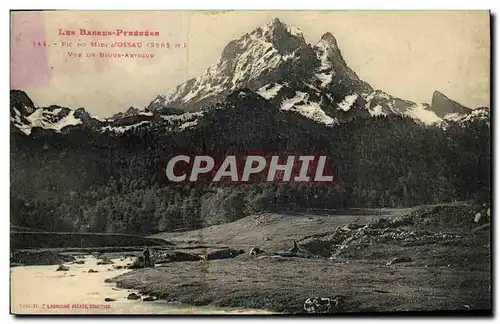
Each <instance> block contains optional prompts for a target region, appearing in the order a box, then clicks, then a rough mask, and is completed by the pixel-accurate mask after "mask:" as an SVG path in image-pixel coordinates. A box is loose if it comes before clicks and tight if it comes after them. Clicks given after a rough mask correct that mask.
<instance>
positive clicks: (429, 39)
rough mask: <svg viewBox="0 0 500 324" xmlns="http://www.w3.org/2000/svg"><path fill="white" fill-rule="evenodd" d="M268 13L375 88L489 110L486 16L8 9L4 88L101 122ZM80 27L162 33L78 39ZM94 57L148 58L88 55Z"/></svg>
mask: <svg viewBox="0 0 500 324" xmlns="http://www.w3.org/2000/svg"><path fill="white" fill-rule="evenodd" d="M275 17H278V18H279V19H280V20H281V21H282V22H284V23H286V24H288V25H292V26H296V27H298V28H299V29H300V30H301V31H302V33H303V35H304V38H305V39H306V41H307V42H308V43H310V44H312V45H314V44H315V43H317V42H318V41H319V39H320V38H321V36H322V35H323V34H324V33H326V32H331V33H332V34H333V35H334V36H335V38H336V39H337V43H338V45H339V48H340V50H341V52H342V54H343V56H344V59H345V61H346V62H347V64H348V65H349V66H350V67H351V68H352V69H353V70H354V71H355V72H356V73H357V74H358V76H359V77H360V78H361V79H363V80H365V81H367V82H368V83H370V84H371V85H372V87H373V88H375V89H380V90H383V91H385V92H387V93H389V94H391V95H393V96H397V97H400V98H402V99H406V100H412V101H415V102H430V101H431V98H432V94H433V92H434V91H435V90H439V91H441V92H442V93H444V94H445V95H447V96H448V97H450V98H451V99H453V100H455V101H458V102H459V103H461V104H463V105H465V106H468V107H471V108H475V107H478V106H489V105H490V30H489V12H488V11H406V12H402V11H190V12H187V11H52V12H50V11H46V12H13V13H12V14H11V88H12V89H21V90H24V91H26V92H27V93H28V95H29V96H30V97H31V99H32V100H33V101H34V103H35V105H36V106H48V105H51V104H57V105H61V106H67V107H70V108H73V109H76V108H79V107H84V108H85V109H86V110H87V111H89V112H90V113H91V114H93V115H95V116H99V117H108V116H110V115H112V114H114V113H116V112H119V111H125V110H127V109H128V108H129V107H130V106H133V107H136V108H139V109H142V108H144V107H145V106H147V105H148V104H149V102H151V101H152V100H153V99H154V98H155V97H156V96H157V95H159V94H165V93H168V92H169V91H170V90H172V89H173V88H175V86H176V85H178V84H180V83H182V82H184V81H186V80H188V79H189V78H192V77H196V76H199V75H200V74H202V73H203V72H204V71H205V70H206V69H207V68H208V67H209V66H210V65H212V64H215V63H216V62H217V59H218V57H219V56H220V54H221V52H222V50H223V48H224V46H225V45H226V44H227V43H228V42H230V41H231V40H233V39H236V38H238V37H240V36H241V35H243V34H245V33H247V32H251V31H252V30H254V29H255V28H257V27H259V26H264V25H265V24H267V23H268V22H269V21H270V20H271V19H273V18H275ZM59 29H61V30H62V31H72V30H74V31H75V33H76V35H64V36H63V35H60V32H59ZM80 29H86V30H116V29H122V30H124V31H128V30H131V31H135V30H140V31H143V30H148V31H158V32H159V36H149V37H145V36H142V37H141V36H130V37H128V36H127V37H124V36H85V35H79V33H80ZM92 41H96V42H100V43H112V42H114V41H120V42H121V41H125V42H129V43H135V42H142V43H143V48H132V47H130V48H118V49H117V48H104V49H103V48H90V45H91V44H90V42H92ZM43 42H45V43H43ZM62 42H64V43H65V45H64V46H63V43H62ZM69 43H72V47H68V44H69ZM148 43H155V44H156V43H159V45H160V46H161V43H163V44H165V43H169V44H170V48H161V47H160V48H152V49H151V48H146V47H145V46H146V44H148ZM44 44H47V45H49V46H44ZM78 44H85V47H78V46H77V45H78ZM175 44H179V46H178V47H175ZM100 52H116V53H118V52H119V53H125V52H127V53H152V54H155V57H154V58H150V59H137V58H120V59H117V58H114V59H113V58H109V59H103V58H99V57H97V58H96V57H86V55H87V54H89V53H95V55H97V56H99V53H100ZM69 53H73V54H72V55H70V54H69ZM78 53H81V54H82V57H78V56H77V55H78Z"/></svg>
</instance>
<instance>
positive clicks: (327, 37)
mask: <svg viewBox="0 0 500 324" xmlns="http://www.w3.org/2000/svg"><path fill="white" fill-rule="evenodd" d="M321 41H324V42H327V43H329V44H331V45H333V46H335V47H337V39H336V38H335V36H333V35H332V33H330V32H326V33H324V34H323V36H321Z"/></svg>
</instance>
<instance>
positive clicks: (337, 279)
mask: <svg viewBox="0 0 500 324" xmlns="http://www.w3.org/2000/svg"><path fill="white" fill-rule="evenodd" d="M10 24H11V25H10V28H11V41H10V56H11V57H10V67H11V71H10V161H11V162H10V283H11V300H10V302H11V306H10V311H11V313H12V314H16V315H22V314H39V315H45V314H75V315H76V314H118V315H129V314H148V315H151V314H155V315H157V314H220V315H222V314H230V315H235V314H255V315H264V314H265V315H278V314H311V315H315V314H331V315H335V314H346V313H359V314H371V315H377V314H391V313H395V312H397V313H400V312H409V313H407V314H412V313H414V312H422V313H428V312H433V314H439V313H444V312H450V311H452V312H456V313H460V314H464V315H467V314H474V315H478V314H491V310H492V304H491V300H492V299H491V298H492V286H491V282H492V281H491V280H492V278H491V276H492V273H491V266H492V263H491V255H492V247H491V244H490V243H491V229H490V223H491V221H490V219H491V214H492V201H491V137H490V136H491V119H490V109H491V107H490V46H491V45H490V13H489V12H488V11H63V10H55V11H54V10H52V11H50V10H49V11H11V13H10ZM410 312H411V313H410Z"/></svg>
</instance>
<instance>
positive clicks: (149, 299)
mask: <svg viewBox="0 0 500 324" xmlns="http://www.w3.org/2000/svg"><path fill="white" fill-rule="evenodd" d="M155 300H156V297H153V296H149V297H146V298H143V299H142V301H155Z"/></svg>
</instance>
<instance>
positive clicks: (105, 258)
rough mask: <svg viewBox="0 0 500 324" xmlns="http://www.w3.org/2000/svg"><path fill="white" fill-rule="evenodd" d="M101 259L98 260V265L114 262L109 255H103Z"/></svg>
mask: <svg viewBox="0 0 500 324" xmlns="http://www.w3.org/2000/svg"><path fill="white" fill-rule="evenodd" d="M100 259H101V261H99V262H97V265H105V264H114V262H113V261H111V259H110V258H108V257H107V256H102V257H100Z"/></svg>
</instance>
